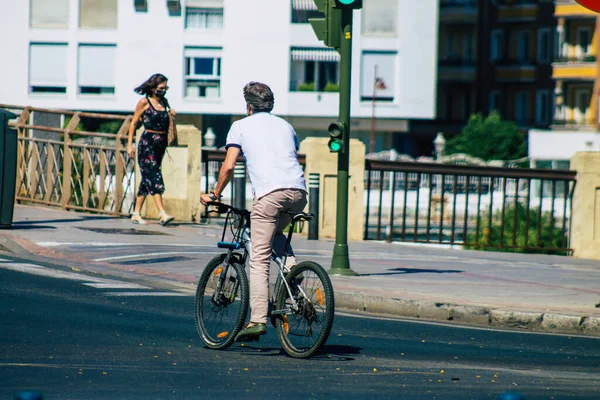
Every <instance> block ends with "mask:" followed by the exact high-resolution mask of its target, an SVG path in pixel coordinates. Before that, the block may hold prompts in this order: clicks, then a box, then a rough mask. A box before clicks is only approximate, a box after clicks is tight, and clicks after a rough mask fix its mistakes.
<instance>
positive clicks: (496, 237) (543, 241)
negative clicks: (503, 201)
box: [465, 204, 568, 255]
mask: <svg viewBox="0 0 600 400" xmlns="http://www.w3.org/2000/svg"><path fill="white" fill-rule="evenodd" d="M515 213H516V214H517V215H516V235H515V246H517V247H525V245H527V247H528V248H524V249H523V248H510V247H509V248H507V247H504V246H512V245H513V243H512V240H513V230H514V229H515ZM488 221H489V214H487V215H485V214H484V215H482V216H481V222H480V224H481V225H480V231H479V238H478V239H477V233H476V232H472V233H469V234H468V235H467V238H466V241H465V242H466V245H465V248H467V249H472V250H486V251H503V252H513V253H538V254H557V255H567V252H566V251H561V250H558V249H560V248H563V247H566V246H565V245H566V244H567V243H568V241H567V237H566V235H564V234H563V232H562V226H560V227H558V226H556V220H555V219H554V218H552V215H551V213H550V212H545V213H542V216H541V218H539V208H531V209H529V226H527V210H526V208H525V206H524V205H523V204H518V205H517V206H516V207H515V206H514V205H512V206H507V207H506V209H505V211H504V238H503V239H504V240H503V243H501V242H500V239H501V231H502V219H501V216H500V215H499V214H497V215H496V216H493V217H492V225H491V226H489V225H488ZM540 224H541V230H540V237H539V238H538V226H540ZM551 226H553V229H552V235H550V227H551ZM490 230H491V234H490ZM538 239H539V240H538ZM538 242H539V246H538ZM536 247H540V248H536ZM542 248H546V249H542ZM555 249H556V250H555Z"/></svg>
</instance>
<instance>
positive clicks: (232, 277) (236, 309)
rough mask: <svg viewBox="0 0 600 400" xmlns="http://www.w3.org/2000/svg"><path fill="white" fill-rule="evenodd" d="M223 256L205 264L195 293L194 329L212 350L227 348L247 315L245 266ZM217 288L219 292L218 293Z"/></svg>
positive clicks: (247, 289) (235, 259)
mask: <svg viewBox="0 0 600 400" xmlns="http://www.w3.org/2000/svg"><path fill="white" fill-rule="evenodd" d="M225 257H226V254H221V255H219V256H216V257H214V258H213V259H212V260H210V261H209V262H208V264H207V265H206V268H205V269H204V272H203V273H202V276H201V277H200V280H199V281H198V288H197V289H196V301H195V317H196V328H197V330H198V333H199V334H200V337H201V338H202V340H203V341H204V343H205V344H206V345H207V346H208V347H210V348H211V349H217V350H220V349H225V348H227V347H229V346H230V345H231V344H232V343H233V341H234V339H235V335H237V334H238V332H239V331H240V330H241V329H242V325H243V324H244V321H245V320H246V313H247V312H248V292H249V287H248V278H247V276H246V271H245V270H244V265H243V264H241V263H240V262H239V260H237V258H235V257H232V258H231V260H230V264H229V265H225V264H224V261H225ZM218 288H220V289H218Z"/></svg>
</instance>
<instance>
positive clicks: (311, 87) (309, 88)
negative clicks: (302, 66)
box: [296, 82, 315, 92]
mask: <svg viewBox="0 0 600 400" xmlns="http://www.w3.org/2000/svg"><path fill="white" fill-rule="evenodd" d="M296 90H297V91H299V92H314V91H315V83H314V82H302V83H300V84H298V87H297V88H296Z"/></svg>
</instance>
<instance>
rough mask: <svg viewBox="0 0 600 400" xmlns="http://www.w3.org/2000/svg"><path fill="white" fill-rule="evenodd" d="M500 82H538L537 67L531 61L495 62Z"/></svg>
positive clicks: (505, 60) (506, 60) (507, 60)
mask: <svg viewBox="0 0 600 400" xmlns="http://www.w3.org/2000/svg"><path fill="white" fill-rule="evenodd" d="M494 67H495V71H496V72H495V76H496V80H497V81H498V82H532V81H535V80H536V71H537V66H536V65H535V64H534V63H533V62H532V61H530V60H522V59H512V58H504V59H500V60H496V62H495V66H494Z"/></svg>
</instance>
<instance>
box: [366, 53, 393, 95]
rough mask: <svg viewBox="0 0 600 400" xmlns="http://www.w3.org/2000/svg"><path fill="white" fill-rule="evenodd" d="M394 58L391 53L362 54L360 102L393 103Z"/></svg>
mask: <svg viewBox="0 0 600 400" xmlns="http://www.w3.org/2000/svg"><path fill="white" fill-rule="evenodd" d="M396 56H397V54H396V53H391V52H385V53H384V52H368V51H366V52H363V54H362V65H361V95H360V99H361V100H373V99H375V100H377V101H394V94H395V93H396V75H397V74H396Z"/></svg>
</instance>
